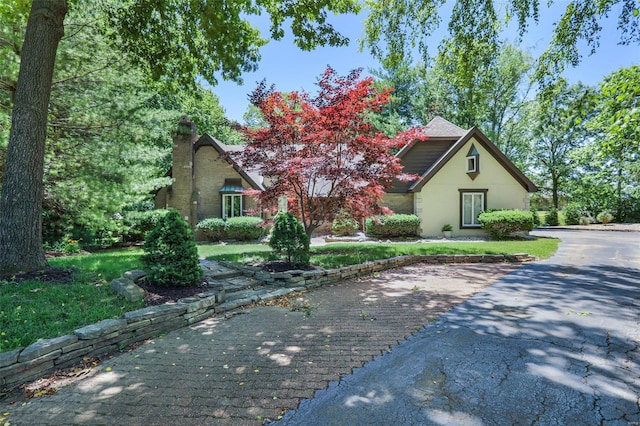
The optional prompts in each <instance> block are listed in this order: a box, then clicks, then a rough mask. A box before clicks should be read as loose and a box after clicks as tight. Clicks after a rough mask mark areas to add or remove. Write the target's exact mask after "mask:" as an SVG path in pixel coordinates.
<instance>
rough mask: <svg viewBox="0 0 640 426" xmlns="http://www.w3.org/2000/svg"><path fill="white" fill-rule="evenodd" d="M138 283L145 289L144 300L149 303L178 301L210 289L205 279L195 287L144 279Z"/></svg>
mask: <svg viewBox="0 0 640 426" xmlns="http://www.w3.org/2000/svg"><path fill="white" fill-rule="evenodd" d="M136 284H137V285H138V286H140V287H141V288H143V289H144V291H145V295H144V300H145V302H146V304H147V305H162V304H163V303H169V302H177V301H178V300H180V299H184V298H185V297H191V296H195V295H196V294H198V293H204V292H205V291H207V290H208V289H209V288H208V287H207V286H206V282H204V281H203V282H202V283H201V284H200V285H198V286H195V287H167V286H163V285H158V284H155V283H152V282H150V281H146V280H142V281H140V282H138V283H136Z"/></svg>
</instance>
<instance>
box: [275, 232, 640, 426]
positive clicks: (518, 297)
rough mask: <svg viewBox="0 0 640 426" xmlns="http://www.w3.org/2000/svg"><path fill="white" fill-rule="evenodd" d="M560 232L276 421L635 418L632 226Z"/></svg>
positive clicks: (637, 245) (638, 366)
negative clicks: (546, 246) (547, 253)
mask: <svg viewBox="0 0 640 426" xmlns="http://www.w3.org/2000/svg"><path fill="white" fill-rule="evenodd" d="M540 234H542V235H553V236H559V237H560V238H562V239H563V241H564V242H563V243H562V244H561V246H560V249H559V251H558V253H557V254H556V255H555V256H554V257H553V258H551V259H549V260H547V261H544V262H539V263H533V264H528V265H525V266H523V267H521V268H520V269H518V270H517V271H515V272H513V273H511V274H509V275H507V276H505V277H503V278H502V279H500V280H499V281H497V282H496V283H495V284H494V285H492V286H490V287H488V288H487V289H485V290H484V291H483V292H481V293H479V294H477V295H475V296H474V297H472V298H471V299H469V300H468V301H466V302H465V303H463V304H461V305H459V306H457V307H456V308H455V309H453V310H451V311H449V312H448V313H447V314H445V315H444V316H443V317H441V319H440V320H439V321H438V322H437V323H435V324H433V325H431V326H429V327H427V328H426V329H424V330H423V331H421V332H420V333H417V334H416V335H414V336H412V337H411V338H409V339H408V341H406V342H404V343H402V344H401V345H399V346H398V347H397V348H395V349H394V350H393V352H392V353H390V354H388V355H384V356H382V357H380V358H378V359H376V360H375V361H374V362H371V363H369V364H367V365H366V366H364V367H363V368H361V369H358V370H356V371H355V372H354V374H353V375H350V376H348V377H345V378H343V380H342V381H340V382H339V383H333V384H332V385H331V386H330V387H329V389H328V390H324V391H320V392H318V393H317V394H316V396H315V397H314V398H313V399H310V400H306V401H303V402H302V403H301V404H300V406H299V408H298V409H297V410H295V411H290V412H289V413H287V414H286V415H285V417H284V419H283V420H282V421H281V422H280V423H282V424H286V425H298V424H299V425H307V424H313V425H329V424H330V425H390V424H402V425H455V424H464V425H629V424H631V425H638V424H640V407H639V403H640V401H639V396H640V350H639V349H638V347H639V345H640V234H638V233H624V232H589V231H553V232H549V231H543V232H540Z"/></svg>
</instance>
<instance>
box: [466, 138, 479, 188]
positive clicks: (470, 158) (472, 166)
mask: <svg viewBox="0 0 640 426" xmlns="http://www.w3.org/2000/svg"><path fill="white" fill-rule="evenodd" d="M466 163H467V164H466V168H467V175H469V177H470V178H471V180H474V179H475V178H476V177H477V176H478V175H479V174H480V154H479V153H478V150H477V149H476V147H475V145H471V148H470V149H469V152H468V153H467V162H466Z"/></svg>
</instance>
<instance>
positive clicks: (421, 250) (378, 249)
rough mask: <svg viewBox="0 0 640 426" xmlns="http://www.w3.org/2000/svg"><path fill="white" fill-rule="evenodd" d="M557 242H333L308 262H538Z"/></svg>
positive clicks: (217, 255)
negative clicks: (521, 257) (473, 258)
mask: <svg viewBox="0 0 640 426" xmlns="http://www.w3.org/2000/svg"><path fill="white" fill-rule="evenodd" d="M558 243H559V240H556V239H552V238H540V239H535V240H522V241H481V242H463V241H460V242H446V243H444V242H443V243H431V242H429V243H333V244H329V245H326V246H318V247H312V248H311V263H312V264H313V265H316V266H320V267H322V268H327V269H331V268H339V267H342V266H347V265H355V264H358V263H363V262H367V261H372V260H377V259H387V258H390V257H395V256H402V255H408V254H515V253H528V254H530V255H532V256H535V257H537V258H539V259H546V258H548V257H550V256H551V255H552V254H553V253H555V251H556V250H557V248H558ZM239 247H242V249H239ZM199 250H200V255H201V256H204V257H206V258H207V259H209V260H227V261H229V262H237V263H245V264H246V263H256V262H261V261H264V260H269V259H270V258H271V256H272V254H271V251H270V249H269V247H267V246H264V245H259V244H246V245H242V246H233V245H225V246H218V245H212V246H200V247H199Z"/></svg>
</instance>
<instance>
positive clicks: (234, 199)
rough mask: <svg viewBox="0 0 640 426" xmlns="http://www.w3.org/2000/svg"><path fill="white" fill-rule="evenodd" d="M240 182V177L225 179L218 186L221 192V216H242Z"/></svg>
mask: <svg viewBox="0 0 640 426" xmlns="http://www.w3.org/2000/svg"><path fill="white" fill-rule="evenodd" d="M242 191H244V188H243V187H242V182H241V181H240V179H225V180H224V185H223V186H222V188H220V193H221V194H222V218H223V219H226V218H228V217H238V216H242Z"/></svg>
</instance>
